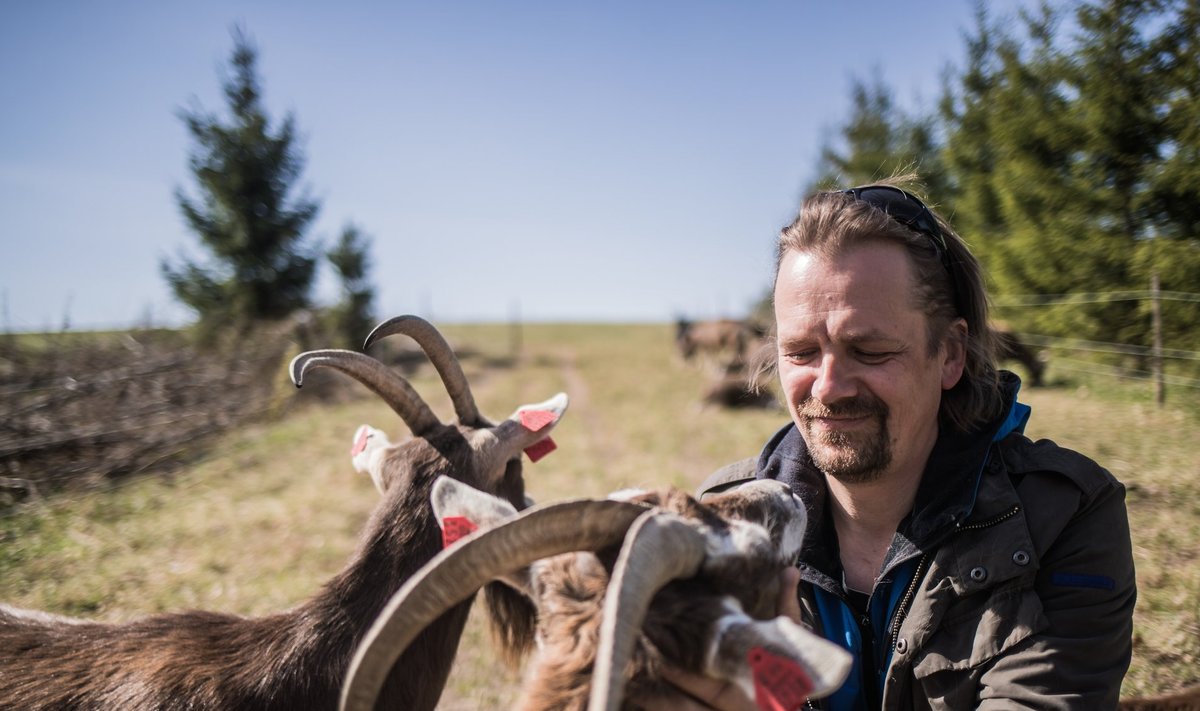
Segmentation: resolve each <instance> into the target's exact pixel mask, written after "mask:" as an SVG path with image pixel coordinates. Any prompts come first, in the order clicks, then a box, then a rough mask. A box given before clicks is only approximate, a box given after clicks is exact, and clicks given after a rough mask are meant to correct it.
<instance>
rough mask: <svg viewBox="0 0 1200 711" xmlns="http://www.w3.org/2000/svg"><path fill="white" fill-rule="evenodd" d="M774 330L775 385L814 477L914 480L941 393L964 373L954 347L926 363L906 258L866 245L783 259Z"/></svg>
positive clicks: (882, 245) (959, 328)
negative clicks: (817, 473) (900, 476)
mask: <svg viewBox="0 0 1200 711" xmlns="http://www.w3.org/2000/svg"><path fill="white" fill-rule="evenodd" d="M775 320H776V326H777V328H778V336H779V378H780V382H781V383H782V385H783V391H784V395H785V396H786V399H787V404H788V409H789V410H790V411H791V413H792V419H793V420H794V421H795V423H796V426H797V427H799V428H800V433H801V434H802V435H803V436H804V440H805V442H806V443H807V444H808V449H809V453H810V455H811V456H812V458H813V461H814V463H816V465H817V466H818V468H820V469H821V471H823V472H825V473H826V474H827V475H829V476H832V477H835V478H837V479H839V480H841V481H843V482H845V483H847V484H854V483H862V482H869V481H874V480H876V479H878V478H880V477H881V476H883V475H884V474H886V473H888V472H890V471H899V470H908V471H912V470H913V468H915V471H916V472H917V473H919V472H920V471H921V470H922V469H923V468H924V465H925V461H926V459H927V458H928V456H929V451H930V449H931V448H932V447H933V442H934V440H935V439H936V438H937V415H938V406H939V404H940V403H941V395H942V390H943V389H944V388H950V387H953V386H954V384H955V383H956V382H958V379H959V377H960V376H961V374H962V366H963V363H962V348H961V346H960V345H959V343H961V341H960V340H959V339H958V338H952V339H951V340H949V341H947V340H946V339H943V341H942V343H941V345H940V346H939V347H938V350H937V351H936V352H934V353H930V350H929V347H928V343H929V340H928V330H927V317H926V316H925V314H924V312H923V311H922V310H921V309H919V308H917V307H916V305H915V304H914V303H913V283H912V266H911V264H910V263H909V259H908V256H907V254H906V253H905V251H904V248H903V247H901V246H900V245H898V244H894V243H889V242H883V241H870V242H866V243H864V244H862V245H859V246H856V247H854V248H852V249H851V250H850V251H848V252H846V253H845V254H842V255H838V256H836V257H833V258H828V259H827V258H823V257H819V256H817V255H814V254H811V253H806V252H796V251H791V252H788V253H787V254H785V255H784V258H783V261H782V263H781V264H780V269H779V278H778V280H777V281H776V285H775ZM950 333H951V334H955V336H961V335H962V334H963V333H965V326H963V325H962V324H961V322H957V323H956V324H955V325H954V326H952V328H951V329H950Z"/></svg>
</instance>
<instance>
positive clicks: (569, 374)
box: [0, 325, 1200, 709]
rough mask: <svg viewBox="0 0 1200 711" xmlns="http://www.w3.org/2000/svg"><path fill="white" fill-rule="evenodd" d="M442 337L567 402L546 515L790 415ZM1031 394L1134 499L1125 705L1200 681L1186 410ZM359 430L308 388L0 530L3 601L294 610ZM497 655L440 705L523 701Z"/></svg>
mask: <svg viewBox="0 0 1200 711" xmlns="http://www.w3.org/2000/svg"><path fill="white" fill-rule="evenodd" d="M445 331H446V333H447V335H448V337H449V338H450V340H451V341H452V342H453V343H455V344H456V346H458V347H459V348H460V349H462V350H464V351H465V352H468V353H470V354H471V355H470V356H469V357H466V358H464V365H465V367H466V369H467V372H468V376H469V377H470V378H471V379H472V382H473V383H474V384H475V393H476V398H477V400H478V401H479V403H480V405H481V408H482V409H483V411H484V412H485V413H488V414H489V415H490V416H492V417H503V416H506V415H507V414H508V413H510V412H511V411H512V410H513V409H514V408H515V407H516V406H517V405H519V404H522V403H526V402H533V401H539V400H542V399H544V398H546V397H548V396H550V395H552V394H554V393H555V392H557V391H559V390H563V391H566V392H567V393H568V394H569V395H570V396H571V406H570V410H569V411H568V413H567V416H566V418H565V419H564V421H563V423H562V424H561V425H560V426H559V427H558V429H557V430H556V431H555V436H554V437H555V440H556V441H557V442H558V444H559V451H557V452H554V453H553V454H551V455H550V456H549V457H547V458H546V459H544V460H542V461H541V462H539V463H537V464H532V465H530V464H527V465H526V469H525V478H526V482H527V487H528V490H529V492H530V494H531V495H532V496H533V497H534V498H536V499H537V500H539V501H549V500H554V499H560V498H566V497H577V496H589V495H602V494H604V493H606V492H608V491H611V490H614V489H617V488H620V487H625V486H636V485H657V484H666V483H670V484H676V485H679V486H683V487H687V488H693V487H694V486H695V485H696V484H697V483H699V481H700V480H701V479H703V478H704V477H705V476H706V475H707V474H708V473H710V472H711V471H712V470H713V469H715V468H717V467H718V466H720V465H722V464H724V463H727V462H729V461H732V460H734V459H739V458H742V457H745V456H751V455H754V454H756V453H757V451H758V448H759V447H760V446H761V444H762V443H763V442H764V441H765V440H766V438H767V437H768V436H769V435H770V434H771V433H772V432H773V431H775V429H777V428H778V427H779V426H781V425H782V424H783V423H784V422H785V421H786V414H785V413H783V412H782V411H739V412H729V411H722V410H718V409H712V408H708V409H704V408H701V407H699V406H698V404H697V403H698V397H697V396H698V394H699V392H700V390H701V388H702V386H703V379H704V375H703V374H702V372H701V371H700V370H699V369H697V368H695V367H692V366H685V365H684V364H682V363H680V362H679V361H678V360H677V359H676V358H675V357H674V354H673V352H672V349H671V330H670V327H669V326H651V325H637V326H617V325H610V326H599V325H535V326H527V327H525V328H524V329H523V330H522V331H521V334H520V346H519V353H517V350H518V349H517V347H516V346H515V345H514V342H515V339H514V334H513V332H512V331H511V330H510V329H509V327H507V326H499V325H498V326H458V327H447V328H446V329H445ZM514 353H517V354H516V355H514ZM330 377H338V376H337V374H330ZM434 378H435V376H434V375H433V372H432V370H431V369H428V368H424V369H421V370H420V371H419V372H418V374H417V375H416V376H414V377H413V378H412V381H413V383H414V385H415V386H416V387H417V389H418V390H420V391H421V392H422V393H423V394H425V395H426V396H427V397H428V398H429V400H430V401H431V404H432V405H433V406H434V408H435V409H436V410H437V411H438V412H439V413H442V414H443V415H444V416H446V417H449V415H450V407H449V404H448V402H447V400H446V398H445V397H444V396H443V395H442V394H441V389H440V385H439V384H438V383H437V382H436V381H435V379H434ZM1051 378H1052V379H1053V371H1051ZM364 392H365V391H364ZM1022 399H1023V400H1025V401H1027V402H1029V403H1030V404H1032V405H1033V407H1034V414H1033V418H1032V420H1031V422H1030V425H1029V428H1028V430H1027V434H1029V435H1031V436H1033V437H1035V438H1042V437H1048V438H1051V439H1054V440H1056V441H1058V442H1059V443H1060V444H1063V445H1065V446H1068V447H1071V448H1074V449H1078V450H1080V451H1082V452H1085V453H1087V454H1089V455H1091V456H1093V457H1094V458H1096V459H1097V460H1098V461H1100V462H1101V463H1102V464H1104V465H1105V466H1107V467H1108V468H1109V469H1110V470H1111V471H1112V472H1113V473H1114V474H1116V475H1117V477H1118V478H1120V479H1121V480H1122V481H1124V482H1125V483H1126V484H1127V486H1128V487H1129V497H1128V501H1129V510H1130V516H1131V520H1132V527H1133V536H1134V552H1135V556H1136V561H1137V566H1138V579H1139V583H1140V592H1139V600H1138V607H1137V612H1136V617H1135V625H1136V631H1135V651H1134V663H1133V669H1132V670H1131V672H1130V675H1129V676H1128V678H1127V680H1126V687H1125V688H1126V693H1127V694H1139V695H1140V694H1146V693H1152V692H1157V691H1164V690H1170V689H1174V688H1178V687H1180V686H1182V685H1184V684H1185V683H1186V682H1195V681H1197V680H1200V445H1198V444H1197V443H1196V441H1195V440H1196V437H1195V432H1196V429H1197V417H1196V415H1194V414H1191V413H1194V412H1195V410H1194V409H1172V408H1168V409H1165V410H1158V409H1156V408H1154V407H1153V406H1151V405H1149V404H1147V403H1146V402H1145V399H1144V397H1142V396H1141V395H1140V394H1137V393H1135V394H1130V392H1129V391H1127V390H1125V389H1122V388H1121V387H1118V386H1114V385H1113V384H1104V385H1103V386H1102V387H1099V386H1097V384H1092V385H1089V386H1084V385H1078V384H1073V385H1063V384H1059V385H1057V386H1055V387H1050V388H1045V389H1041V390H1036V391H1027V392H1026V393H1025V394H1024V397H1023V398H1022ZM364 422H365V423H370V424H373V425H375V426H377V427H381V428H382V429H385V430H387V431H388V432H389V433H391V434H392V436H393V439H397V438H400V437H401V436H403V435H404V434H406V433H405V432H404V431H403V426H402V425H401V424H400V423H399V422H398V418H397V417H396V416H395V415H394V414H393V413H392V412H391V411H390V410H389V409H388V408H387V407H386V406H384V405H382V404H381V403H379V402H377V401H376V400H375V399H374V398H372V397H363V398H361V399H356V400H353V401H351V402H348V403H342V404H338V405H332V406H322V407H317V406H315V405H314V404H313V403H309V402H306V400H305V397H304V395H303V391H302V392H301V394H300V396H299V397H298V398H297V401H296V405H295V406H294V407H293V408H292V409H291V411H290V412H289V414H288V415H287V416H286V417H284V418H283V419H281V420H278V421H275V422H270V423H263V424H257V425H253V426H249V427H245V428H243V429H240V430H238V431H235V432H232V433H230V434H229V435H227V436H226V437H224V438H223V440H222V441H221V445H220V447H219V448H217V449H216V450H214V451H213V452H212V453H211V454H210V455H208V456H207V457H205V458H204V459H203V460H202V461H200V462H199V463H197V464H196V465H195V466H193V467H191V468H190V469H188V470H187V471H186V472H183V473H178V474H175V475H172V476H169V477H157V478H155V477H146V478H141V479H137V480H134V481H130V482H127V483H125V484H123V485H121V486H119V487H115V488H113V489H112V490H108V491H100V492H95V493H91V494H85V495H80V494H75V495H69V496H63V497H60V498H57V499H53V500H51V501H48V502H43V503H41V504H39V505H37V506H36V507H26V508H24V509H20V510H18V511H16V512H15V513H13V514H11V515H8V516H5V517H3V518H0V600H3V601H5V602H7V603H10V604H14V605H18V606H23V607H35V608H41V609H46V610H51V611H55V612H61V613H67V614H74V615H82V616H86V617H92V618H97V619H103V620H124V619H129V618H132V617H136V616H138V615H142V614H146V613H152V612H160V611H165V610H178V609H186V608H194V607H198V608H211V609H220V610H225V611H231V612H238V613H244V614H258V613H265V612H268V611H273V610H279V609H282V608H285V607H287V606H289V605H291V604H294V603H295V602H297V601H298V600H300V599H302V598H304V597H306V596H307V595H308V594H310V593H311V592H312V591H313V590H315V588H316V586H317V585H318V583H319V582H320V581H321V580H323V579H325V578H326V577H328V576H330V575H331V574H332V573H333V572H334V571H336V570H337V569H338V568H339V567H340V566H341V565H342V563H343V562H344V561H345V560H346V558H347V555H348V552H349V550H350V548H351V546H352V544H353V541H354V538H355V536H356V533H357V531H358V529H359V527H360V526H361V525H362V524H363V522H364V521H365V520H366V516H367V513H368V511H369V510H370V509H371V507H372V506H373V505H374V503H375V502H376V501H377V497H378V494H377V493H376V492H375V490H374V487H373V486H372V485H371V483H370V481H369V480H368V479H367V478H366V477H365V476H359V475H356V474H355V473H354V471H353V469H352V468H351V466H350V461H349V455H348V448H349V444H350V439H351V436H352V435H353V433H354V431H355V428H356V427H357V426H358V425H359V424H361V423H364ZM1097 545H1103V542H1102V541H1098V542H1097ZM489 645H490V642H489V640H488V639H487V633H486V631H485V629H484V626H483V624H481V620H479V619H478V618H477V617H473V618H472V621H471V623H470V625H469V626H468V630H467V634H466V636H465V637H464V640H463V644H462V647H461V649H460V653H459V661H458V663H457V665H456V668H455V671H454V673H453V675H452V677H451V681H450V685H449V687H448V688H447V692H446V695H445V697H444V703H443V708H447V709H476V708H480V709H483V708H503V707H505V706H507V705H508V704H509V702H510V701H511V700H512V699H513V695H514V690H515V688H516V683H517V679H518V672H516V671H513V670H508V669H504V668H502V667H501V666H499V665H498V664H496V663H495V662H493V661H492V654H491V651H490V648H489Z"/></svg>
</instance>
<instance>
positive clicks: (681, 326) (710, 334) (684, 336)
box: [675, 318, 754, 360]
mask: <svg viewBox="0 0 1200 711" xmlns="http://www.w3.org/2000/svg"><path fill="white" fill-rule="evenodd" d="M753 337H754V333H753V332H752V329H751V328H750V326H749V325H747V324H746V323H745V322H743V321H736V320H734V319H728V318H725V319H718V320H716V321H689V320H687V319H685V318H679V319H676V321H675V346H676V347H677V348H678V349H679V355H681V356H682V357H683V359H684V360H691V359H692V358H693V357H694V356H697V355H707V356H711V357H713V358H718V359H720V358H725V359H728V360H733V359H737V358H741V357H742V356H743V355H744V354H745V352H746V347H747V346H748V345H749V343H750V341H751V340H752V339H753Z"/></svg>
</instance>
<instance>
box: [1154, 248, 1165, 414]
mask: <svg viewBox="0 0 1200 711" xmlns="http://www.w3.org/2000/svg"><path fill="white" fill-rule="evenodd" d="M1158 297H1159V284H1158V270H1157V269H1155V270H1154V271H1153V272H1152V273H1151V274H1150V316H1151V320H1152V323H1153V329H1154V350H1153V355H1152V356H1151V366H1150V367H1151V370H1153V371H1154V402H1156V403H1158V406H1159V407H1162V406H1163V405H1165V404H1166V402H1167V384H1166V378H1165V377H1163V352H1162V351H1163V338H1162V303H1161V302H1160V301H1159V298H1158Z"/></svg>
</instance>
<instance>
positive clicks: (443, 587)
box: [340, 499, 646, 711]
mask: <svg viewBox="0 0 1200 711" xmlns="http://www.w3.org/2000/svg"><path fill="white" fill-rule="evenodd" d="M645 512H646V507H645V506H642V505H640V504H634V503H630V502H628V501H613V500H607V499H606V500H591V499H587V500H579V501H568V502H562V503H555V504H547V505H545V506H539V507H534V508H531V509H527V510H525V511H523V512H521V513H520V514H518V515H517V516H515V517H513V518H511V519H509V520H507V521H505V522H503V523H501V524H499V525H497V526H495V527H493V528H489V529H483V530H480V531H476V532H475V533H473V534H471V535H470V536H467V537H466V538H463V539H461V540H459V541H458V542H457V543H455V545H454V546H452V547H450V548H447V549H445V550H443V551H442V552H441V553H439V554H438V555H437V556H435V557H434V558H433V559H432V560H431V561H430V562H429V563H427V564H426V565H425V567H424V568H422V569H421V571H420V572H418V573H417V574H416V575H414V576H413V577H411V578H409V579H408V581H407V582H406V583H405V584H404V585H403V586H401V588H400V589H399V590H398V591H396V593H395V594H394V595H392V598H391V600H389V601H388V603H387V605H386V606H384V608H383V610H382V611H381V612H380V613H379V616H378V617H376V618H375V622H374V624H372V626H371V629H370V630H368V631H367V634H366V635H365V636H364V637H363V640H362V641H361V642H360V643H359V645H358V648H357V649H356V650H355V652H354V658H353V659H352V660H351V662H350V668H349V670H348V671H347V672H346V680H345V682H344V683H343V686H342V698H341V706H340V708H341V709H342V710H343V711H369V710H370V709H374V708H375V701H376V699H377V697H378V696H379V690H380V689H381V688H382V687H383V683H384V680H385V679H386V678H387V675H388V672H389V671H390V670H391V668H392V666H393V665H394V664H395V663H396V660H397V659H398V658H399V657H400V655H401V654H402V653H403V652H404V650H405V648H407V647H408V645H409V644H410V643H411V642H412V640H413V639H414V638H416V636H417V635H418V634H420V632H421V630H423V629H425V627H426V626H428V625H429V624H430V623H431V622H433V621H434V620H435V619H437V618H438V617H439V616H440V615H441V614H442V613H444V612H445V611H446V610H449V609H450V608H451V607H453V606H455V605H457V604H458V603H460V602H462V601H463V600H466V599H467V598H468V597H470V596H471V595H473V594H474V593H475V592H476V591H477V590H479V588H481V587H483V586H484V585H485V584H486V583H487V582H489V581H491V580H493V579H495V578H497V577H499V576H500V575H502V574H504V573H506V572H510V571H512V570H516V569H518V568H521V567H524V566H526V565H529V564H531V563H533V562H534V561H537V560H540V559H542V558H548V557H550V556H554V555H559V554H562V553H569V552H572V551H579V550H587V551H595V550H600V549H601V548H605V547H607V546H612V545H616V544H617V543H619V542H620V541H621V539H622V538H623V537H624V536H625V532H626V531H627V530H629V526H630V525H632V524H633V522H634V521H635V520H637V518H638V517H639V516H641V515H642V514H644V513H645Z"/></svg>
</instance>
